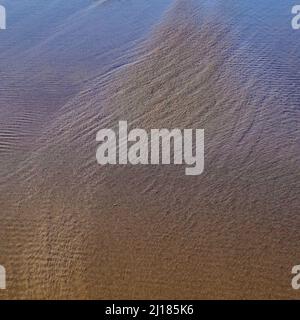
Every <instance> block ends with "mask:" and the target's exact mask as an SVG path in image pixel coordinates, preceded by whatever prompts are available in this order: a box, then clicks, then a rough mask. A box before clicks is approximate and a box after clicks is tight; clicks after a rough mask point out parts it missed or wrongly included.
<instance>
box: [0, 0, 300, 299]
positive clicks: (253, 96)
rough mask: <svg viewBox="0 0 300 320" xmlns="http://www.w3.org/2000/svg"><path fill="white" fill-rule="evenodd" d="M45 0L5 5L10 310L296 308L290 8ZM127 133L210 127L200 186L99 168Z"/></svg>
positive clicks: (0, 242)
mask: <svg viewBox="0 0 300 320" xmlns="http://www.w3.org/2000/svg"><path fill="white" fill-rule="evenodd" d="M161 2H163V3H161ZM254 2H255V3H254ZM37 3H38V1H34V0H26V1H22V2H21V1H15V3H14V4H11V3H8V1H4V5H7V10H8V11H9V10H10V8H11V9H13V7H14V6H15V7H16V8H17V9H18V10H16V9H15V10H14V11H13V10H12V11H13V12H14V16H13V17H12V18H11V29H9V28H8V29H7V30H6V31H4V32H1V34H0V39H1V40H0V49H1V50H0V66H1V67H0V76H1V84H0V155H1V157H0V168H1V169H0V218H1V228H0V264H1V265H3V266H5V268H6V271H7V290H5V291H1V292H0V297H1V298H4V299H24V298H30V299H51V298H54V299H69V298H72V299H79V298H81V299H92V298H95V299H211V298H220V299H250V298H262V299H270V298H272V299H277V298H283V299H286V298H292V299H297V298H299V297H300V296H299V292H297V291H295V290H293V289H292V287H291V279H292V275H291V270H292V267H293V266H294V265H296V264H299V261H300V253H299V248H298V247H299V244H300V233H299V228H300V217H299V206H300V197H299V196H300V179H299V178H300V172H299V165H300V148H299V147H300V143H299V142H300V141H299V138H300V132H299V131H300V117H299V112H300V109H299V105H300V92H299V91H298V92H297V87H299V84H300V73H299V68H296V67H295V66H297V65H298V66H299V65H300V53H299V51H298V52H297V47H298V44H297V40H298V41H299V36H300V33H299V34H296V33H294V32H293V31H292V30H290V29H289V28H290V25H289V20H287V23H286V21H285V18H287V19H289V16H288V14H287V9H288V8H290V7H289V1H287V2H286V3H285V4H277V5H276V7H275V8H273V10H268V8H269V7H268V5H269V4H270V0H267V1H266V2H264V4H259V2H258V1H252V2H250V1H245V2H244V4H237V2H236V1H226V2H225V1H206V0H203V1H200V0H199V1H196V0H186V1H183V0H178V1H175V0H174V1H171V0H170V1H158V0H157V1H156V0H155V1H151V4H149V1H140V0H139V1H138V0H137V1H114V0H111V1H105V2H103V3H101V1H100V2H97V1H84V0H76V1H72V5H68V4H64V6H65V7H64V10H59V13H57V11H58V10H57V8H59V6H60V5H62V1H59V0H57V1H52V2H51V3H47V4H45V3H43V4H41V3H40V4H37ZM64 3H65V2H64ZM32 10H33V11H32ZM26 12H27V13H30V14H31V16H30V18H29V17H27V14H24V13H26ZM279 13H282V15H279V16H278V14H279ZM263 17H265V20H264V19H263ZM274 19H277V20H278V24H275V23H273V22H274ZM277 20H276V21H277ZM37 26H40V27H38V28H37ZM298 43H299V42H298ZM120 120H126V121H128V123H129V126H130V128H144V129H147V130H149V129H151V128H169V129H172V128H181V129H184V128H194V129H196V128H199V129H205V171H204V173H203V174H202V175H201V176H195V177H190V176H185V174H184V167H183V166H118V165H117V166H105V167H101V166H99V165H98V164H97V162H96V148H97V142H96V133H97V131H98V130H100V129H102V128H117V126H118V121H120Z"/></svg>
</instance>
